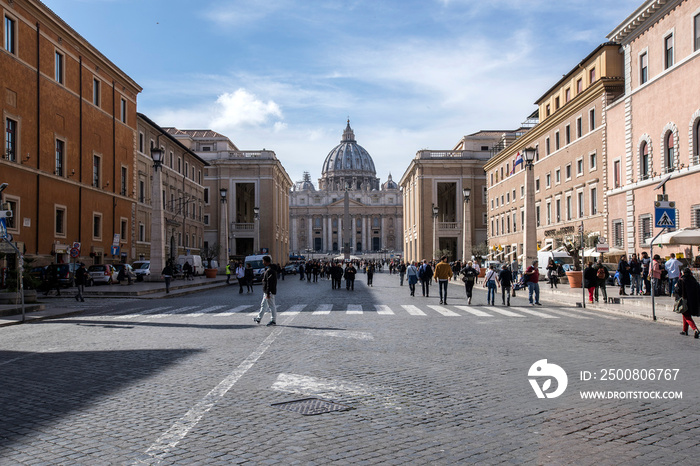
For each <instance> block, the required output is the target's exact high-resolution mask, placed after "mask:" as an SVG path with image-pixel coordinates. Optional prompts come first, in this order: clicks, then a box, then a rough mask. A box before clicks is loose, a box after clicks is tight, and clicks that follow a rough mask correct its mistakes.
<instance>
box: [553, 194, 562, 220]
mask: <svg viewBox="0 0 700 466" xmlns="http://www.w3.org/2000/svg"><path fill="white" fill-rule="evenodd" d="M554 204H555V206H556V207H555V213H556V219H557V223H559V222H561V199H557V200H556V201H555V203H554Z"/></svg>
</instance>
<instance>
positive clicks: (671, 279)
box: [664, 253, 683, 296]
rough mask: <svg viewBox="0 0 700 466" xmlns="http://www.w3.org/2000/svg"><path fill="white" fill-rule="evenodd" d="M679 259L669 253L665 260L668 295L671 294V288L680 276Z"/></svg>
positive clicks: (674, 286) (672, 288)
mask: <svg viewBox="0 0 700 466" xmlns="http://www.w3.org/2000/svg"><path fill="white" fill-rule="evenodd" d="M681 265H683V264H681V261H679V260H678V259H676V255H675V254H674V253H671V258H670V259H669V260H667V261H666V265H665V266H664V267H665V268H666V272H668V295H669V296H673V290H674V289H675V288H676V283H678V279H679V278H680V277H681Z"/></svg>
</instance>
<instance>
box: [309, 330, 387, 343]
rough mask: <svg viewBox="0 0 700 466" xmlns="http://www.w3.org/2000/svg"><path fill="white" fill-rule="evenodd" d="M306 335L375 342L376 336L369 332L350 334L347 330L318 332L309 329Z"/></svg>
mask: <svg viewBox="0 0 700 466" xmlns="http://www.w3.org/2000/svg"><path fill="white" fill-rule="evenodd" d="M306 333H310V334H312V335H318V336H320V337H338V338H350V339H353V340H374V336H373V335H372V334H371V333H367V332H348V331H346V330H316V329H311V328H310V329H307V330H306Z"/></svg>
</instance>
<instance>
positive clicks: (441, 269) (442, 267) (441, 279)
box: [435, 256, 452, 304]
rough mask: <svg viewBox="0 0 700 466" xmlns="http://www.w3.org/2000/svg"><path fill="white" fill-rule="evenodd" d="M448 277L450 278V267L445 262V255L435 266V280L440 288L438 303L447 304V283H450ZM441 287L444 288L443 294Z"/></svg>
mask: <svg viewBox="0 0 700 466" xmlns="http://www.w3.org/2000/svg"><path fill="white" fill-rule="evenodd" d="M450 278H452V267H450V264H448V263H447V256H442V257H441V258H440V263H439V264H438V265H436V266H435V280H437V282H438V288H439V290H440V304H447V285H448V284H449V283H450ZM443 288H444V290H445V294H444V296H443V291H442V290H443Z"/></svg>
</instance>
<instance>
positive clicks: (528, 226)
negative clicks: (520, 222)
mask: <svg viewBox="0 0 700 466" xmlns="http://www.w3.org/2000/svg"><path fill="white" fill-rule="evenodd" d="M535 155H536V151H535V149H533V148H531V147H528V148H526V149H523V156H524V159H525V225H524V226H523V247H524V249H525V250H524V251H523V253H524V255H525V257H524V262H525V264H524V267H527V266H528V265H531V264H532V261H534V260H536V259H537V223H536V222H537V215H536V214H535V173H534V171H533V169H532V167H533V165H534V161H535ZM516 254H517V253H516Z"/></svg>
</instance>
